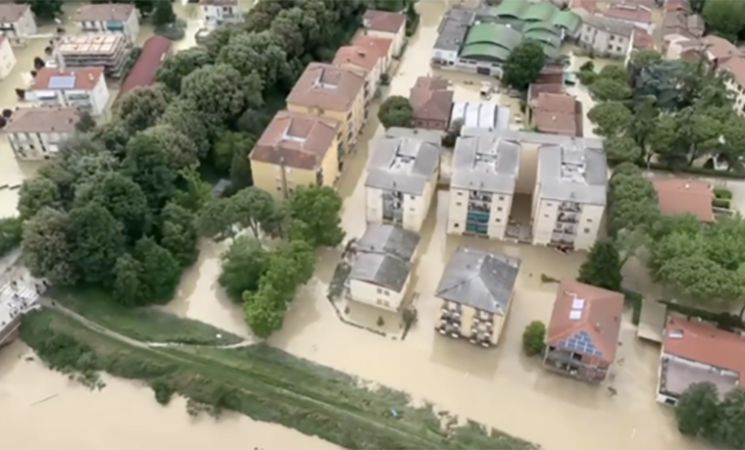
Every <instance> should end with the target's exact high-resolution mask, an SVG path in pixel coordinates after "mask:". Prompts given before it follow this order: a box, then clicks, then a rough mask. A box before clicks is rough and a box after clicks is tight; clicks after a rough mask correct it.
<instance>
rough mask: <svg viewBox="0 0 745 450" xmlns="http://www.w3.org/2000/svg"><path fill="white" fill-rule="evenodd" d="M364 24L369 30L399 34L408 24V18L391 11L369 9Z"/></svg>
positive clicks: (363, 20) (364, 17)
mask: <svg viewBox="0 0 745 450" xmlns="http://www.w3.org/2000/svg"><path fill="white" fill-rule="evenodd" d="M362 23H363V25H364V27H365V28H367V29H368V30H374V31H383V32H385V33H398V31H399V30H400V29H401V27H402V26H404V25H405V24H406V16H404V15H403V14H400V13H396V12H391V11H378V10H376V9H368V10H367V11H365V15H364V16H363V17H362Z"/></svg>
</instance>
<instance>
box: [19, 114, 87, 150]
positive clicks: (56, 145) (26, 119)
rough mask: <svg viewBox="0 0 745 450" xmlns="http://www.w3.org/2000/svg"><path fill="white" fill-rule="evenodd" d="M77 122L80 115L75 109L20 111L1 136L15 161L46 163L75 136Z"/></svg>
mask: <svg viewBox="0 0 745 450" xmlns="http://www.w3.org/2000/svg"><path fill="white" fill-rule="evenodd" d="M79 119H80V116H79V112H78V111H77V110H76V109H74V108H61V107H38V108H19V109H17V110H16V111H15V112H14V113H13V115H12V116H11V119H10V121H8V124H7V125H6V126H5V129H4V132H5V134H6V135H7V136H8V142H10V148H11V149H12V150H13V153H14V154H15V156H16V158H18V159H22V160H42V159H49V158H53V157H54V156H55V155H56V154H57V153H58V152H59V149H60V146H61V145H62V143H63V142H65V141H66V140H67V139H69V138H71V137H73V136H74V135H75V124H76V123H77V122H78V120H79Z"/></svg>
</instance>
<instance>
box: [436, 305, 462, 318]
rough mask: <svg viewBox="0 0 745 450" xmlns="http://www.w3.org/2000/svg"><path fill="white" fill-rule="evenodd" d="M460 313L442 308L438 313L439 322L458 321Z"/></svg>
mask: <svg viewBox="0 0 745 450" xmlns="http://www.w3.org/2000/svg"><path fill="white" fill-rule="evenodd" d="M460 318H461V311H460V310H454V309H450V308H442V310H441V311H440V319H441V320H450V321H460Z"/></svg>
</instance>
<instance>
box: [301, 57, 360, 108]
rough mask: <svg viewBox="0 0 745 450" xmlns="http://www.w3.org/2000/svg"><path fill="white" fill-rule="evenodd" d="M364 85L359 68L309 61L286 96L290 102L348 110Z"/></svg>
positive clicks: (306, 105)
mask: <svg viewBox="0 0 745 450" xmlns="http://www.w3.org/2000/svg"><path fill="white" fill-rule="evenodd" d="M364 85H365V77H364V76H363V75H361V74H360V73H359V71H358V70H353V69H348V68H344V67H336V66H332V65H330V64H322V63H310V64H308V65H307V66H306V67H305V71H304V72H303V74H302V75H301V76H300V78H299V79H298V80H297V82H296V83H295V86H294V87H293V88H292V91H290V95H288V96H287V103H288V104H295V105H299V106H305V107H311V108H320V109H325V110H331V111H347V110H349V109H350V108H351V107H352V104H353V103H354V100H355V99H356V98H357V96H358V95H359V93H360V92H361V91H362V88H363V86H364Z"/></svg>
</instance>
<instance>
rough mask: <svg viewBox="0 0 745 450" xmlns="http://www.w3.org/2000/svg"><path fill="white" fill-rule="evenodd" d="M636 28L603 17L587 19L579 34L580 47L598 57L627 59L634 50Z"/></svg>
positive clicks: (589, 17)
mask: <svg viewBox="0 0 745 450" xmlns="http://www.w3.org/2000/svg"><path fill="white" fill-rule="evenodd" d="M633 42H634V26H633V25H631V24H629V23H626V22H622V21H620V20H615V19H609V18H606V17H603V16H588V17H585V18H584V20H583V22H582V26H581V27H580V32H579V45H580V47H582V48H584V49H586V50H589V51H591V52H593V53H594V54H595V55H596V56H607V57H613V58H626V57H627V56H628V55H629V54H630V53H631V50H633V48H634V45H633Z"/></svg>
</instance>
